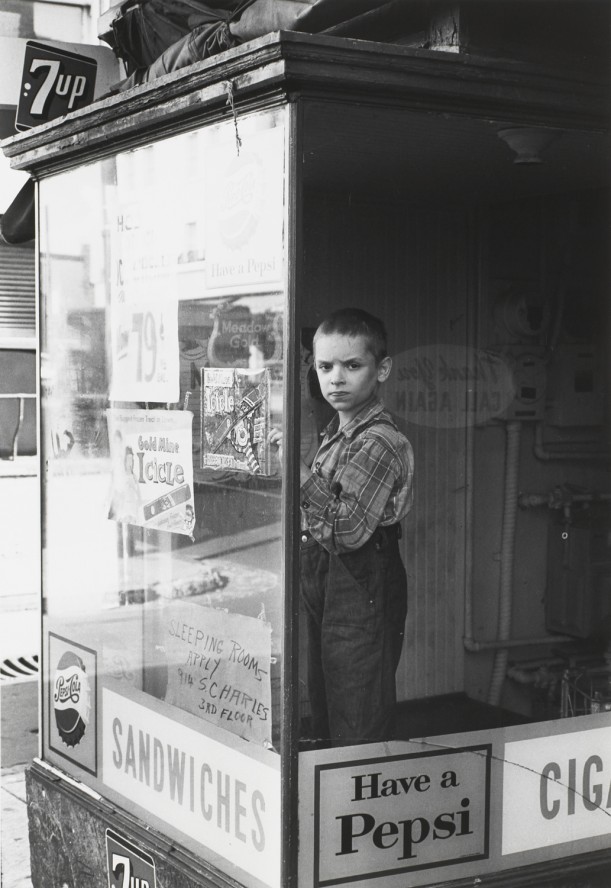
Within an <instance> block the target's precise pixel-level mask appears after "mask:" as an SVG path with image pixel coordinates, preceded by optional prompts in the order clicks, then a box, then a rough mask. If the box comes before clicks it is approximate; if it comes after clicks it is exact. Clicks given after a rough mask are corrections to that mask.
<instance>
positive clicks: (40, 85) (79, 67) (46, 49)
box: [15, 40, 98, 130]
mask: <svg viewBox="0 0 611 888" xmlns="http://www.w3.org/2000/svg"><path fill="white" fill-rule="evenodd" d="M97 66H98V63H97V62H96V60H95V59H91V58H88V57H87V56H81V55H77V54H76V53H74V52H68V51H66V50H65V49H57V48H55V47H51V46H45V44H44V43H35V42H34V41H32V40H28V42H27V43H26V46H25V57H24V62H23V75H22V79H21V89H20V91H19V105H18V106H17V117H16V119H15V129H17V130H27V129H31V127H33V126H38V125H39V124H41V123H46V122H47V121H48V120H54V119H55V118H56V117H61V116H62V115H63V114H68V113H69V112H70V111H76V110H77V108H83V107H84V106H85V105H89V104H90V103H91V102H92V101H93V97H94V89H95V79H96V74H97Z"/></svg>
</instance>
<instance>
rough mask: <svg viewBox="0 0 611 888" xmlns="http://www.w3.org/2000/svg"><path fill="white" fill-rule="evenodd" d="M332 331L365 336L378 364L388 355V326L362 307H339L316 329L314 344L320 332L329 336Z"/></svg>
mask: <svg viewBox="0 0 611 888" xmlns="http://www.w3.org/2000/svg"><path fill="white" fill-rule="evenodd" d="M332 333H339V334H340V335H342V336H363V337H364V339H366V340H367V347H368V348H369V350H370V351H371V352H372V353H373V356H374V358H375V359H376V363H378V364H379V363H380V361H381V360H382V359H383V358H385V357H387V355H388V345H387V338H386V328H385V327H384V324H383V323H382V321H381V320H380V319H379V318H376V317H375V316H374V315H372V314H369V312H368V311H363V310H362V309H360V308H339V309H338V310H337V311H334V312H332V314H330V315H328V316H327V317H326V318H325V319H324V321H322V322H321V323H320V325H319V327H318V329H317V330H316V333H315V334H314V346H316V337H317V336H318V335H319V334H322V335H324V336H329V335H331V334H332Z"/></svg>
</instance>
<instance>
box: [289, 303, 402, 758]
mask: <svg viewBox="0 0 611 888" xmlns="http://www.w3.org/2000/svg"><path fill="white" fill-rule="evenodd" d="M391 364H392V361H391V358H390V357H389V356H388V354H387V344H386V331H385V329H384V325H383V324H382V322H381V321H380V320H379V319H378V318H376V317H374V316H373V315H370V314H369V313H368V312H365V311H361V310H359V309H351V308H347V309H340V310H339V311H336V312H334V313H333V314H332V315H330V316H329V317H328V318H327V319H326V320H325V321H323V322H322V324H321V325H320V326H319V327H318V329H317V331H316V334H315V336H314V366H315V370H316V373H317V376H318V380H319V383H320V388H321V391H322V394H323V397H324V398H325V400H326V401H327V402H328V403H329V404H330V405H331V406H332V407H333V408H334V410H335V411H336V416H335V417H334V418H333V420H332V421H331V423H330V424H329V425H328V426H327V429H326V430H325V434H324V438H323V441H322V444H321V446H320V448H319V450H318V452H317V453H316V456H315V457H314V461H313V463H312V467H309V466H307V465H306V464H305V463H304V462H303V461H302V462H301V464H300V483H301V560H300V578H301V598H302V604H303V607H304V608H305V620H306V632H307V641H308V684H309V696H310V703H311V706H312V720H311V725H310V728H311V730H310V733H311V735H312V739H329V738H330V739H331V742H332V743H333V745H334V746H345V745H351V744H356V743H368V742H374V741H378V740H388V739H390V738H391V736H392V730H393V717H394V710H395V705H396V691H395V672H396V669H397V665H398V663H399V657H400V654H401V647H402V644H403V635H404V627H405V618H406V614H407V580H406V574H405V568H404V566H403V563H402V561H401V557H400V554H399V546H398V540H399V538H400V535H401V527H400V524H399V522H400V521H401V519H402V518H403V517H404V516H405V515H406V514H407V512H408V511H409V509H410V507H411V504H412V477H413V468H414V460H413V452H412V448H411V445H410V443H409V441H408V440H407V438H405V436H404V435H402V434H401V432H399V430H398V429H397V426H396V425H395V423H394V421H393V419H392V417H391V415H390V413H388V411H387V410H385V409H384V406H383V404H382V402H381V401H380V399H379V389H380V386H381V385H382V383H384V382H385V380H386V379H387V378H388V376H389V374H390V370H391Z"/></svg>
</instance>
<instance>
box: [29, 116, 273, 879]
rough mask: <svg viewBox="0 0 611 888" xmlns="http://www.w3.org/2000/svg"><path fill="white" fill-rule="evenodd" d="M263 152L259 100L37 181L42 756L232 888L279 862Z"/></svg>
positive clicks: (268, 198) (268, 139) (269, 299)
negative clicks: (189, 852)
mask: <svg viewBox="0 0 611 888" xmlns="http://www.w3.org/2000/svg"><path fill="white" fill-rule="evenodd" d="M284 152H285V127H284V117H283V114H282V113H280V112H273V113H266V114H263V115H258V116H253V117H251V118H248V119H246V120H244V121H242V122H241V126H240V133H239V136H236V133H235V131H234V126H233V124H231V125H229V124H220V125H217V126H213V127H211V128H209V129H202V130H198V131H195V132H187V133H184V134H180V135H177V136H174V137H172V138H168V139H166V140H164V141H160V142H156V143H155V144H153V145H148V146H145V147H142V148H139V149H136V150H133V151H127V152H123V153H121V154H118V155H113V156H111V157H108V158H105V159H102V160H99V161H97V162H94V163H91V164H88V165H86V166H83V167H81V168H79V169H76V170H71V171H68V172H64V173H62V174H60V175H57V176H55V177H51V178H49V179H46V180H44V181H43V182H42V183H41V185H40V197H41V206H42V214H41V269H42V270H41V289H42V294H43V298H44V305H45V310H44V315H43V318H42V325H41V327H42V350H41V365H42V429H41V437H42V448H43V460H44V467H45V469H44V470H45V494H44V503H43V512H44V519H43V535H44V543H43V584H44V598H45V614H44V635H45V639H46V645H47V649H46V651H45V662H46V673H45V676H44V678H45V685H44V687H45V690H44V693H43V698H44V706H45V718H44V723H45V732H44V744H43V751H44V755H45V757H46V758H47V759H48V761H49V762H51V763H56V764H57V765H58V766H60V767H61V768H62V769H64V770H65V771H67V772H68V773H71V774H73V775H76V776H78V777H79V778H80V777H82V771H83V770H84V771H85V772H87V774H88V775H90V776H91V777H92V778H93V782H92V786H93V787H94V788H96V789H99V790H100V791H103V792H104V794H108V795H109V796H111V797H113V798H118V799H119V801H120V804H121V805H122V806H124V807H127V808H128V809H129V810H133V811H134V812H135V813H138V812H139V813H140V815H141V816H143V817H146V819H148V820H151V819H152V822H153V823H154V824H156V825H157V826H158V827H159V828H160V829H162V830H163V831H164V832H168V833H170V834H179V835H180V838H181V840H182V841H183V842H186V844H187V845H191V846H194V847H201V844H203V845H204V846H205V847H206V854H207V858H208V859H211V860H212V862H213V863H217V864H218V866H219V867H220V868H222V869H224V870H225V871H229V872H232V873H234V874H236V876H237V875H239V878H240V880H241V881H242V882H243V883H244V884H254V885H260V884H266V885H268V884H269V885H276V884H279V873H280V832H281V831H280V765H279V760H280V748H281V742H282V737H281V733H282V725H281V711H280V708H281V677H280V668H281V663H282V657H283V646H282V638H283V569H284V558H283V554H282V552H283V550H282V545H283V540H282V536H283V535H282V525H281V516H282V498H283V490H284V486H283V481H282V473H281V452H282V451H281V448H279V447H278V445H277V443H276V442H275V436H274V435H273V434H272V431H273V430H274V429H276V430H278V432H282V425H283V398H284V390H283V381H284V373H285V369H284V361H285V349H284V338H285V333H284V330H285V324H286V291H285V266H286V263H285V255H284V251H285V243H284V231H285V223H284V217H285V200H284V188H285V180H284ZM88 779H89V777H88Z"/></svg>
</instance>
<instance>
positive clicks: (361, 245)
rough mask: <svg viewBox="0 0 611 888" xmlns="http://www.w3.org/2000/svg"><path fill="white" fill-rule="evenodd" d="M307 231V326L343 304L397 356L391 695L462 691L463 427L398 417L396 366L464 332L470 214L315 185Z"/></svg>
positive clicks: (391, 390) (412, 363)
mask: <svg viewBox="0 0 611 888" xmlns="http://www.w3.org/2000/svg"><path fill="white" fill-rule="evenodd" d="M306 231H307V239H306V256H305V260H306V261H305V274H306V281H305V288H306V292H307V294H308V298H307V308H306V310H305V314H304V318H303V323H304V324H306V325H311V326H315V325H316V324H317V323H318V322H319V321H320V320H321V318H322V317H323V316H324V315H325V314H327V313H328V312H329V311H330V310H332V309H333V308H338V307H340V306H347V305H354V306H356V307H359V308H364V309H366V310H368V311H371V312H372V313H374V314H377V315H378V316H380V317H382V319H383V320H384V322H385V324H386V326H387V329H388V333H389V346H390V351H391V354H392V355H393V356H394V358H395V366H394V370H393V372H394V374H395V382H394V383H393V385H392V387H391V386H390V384H388V385H387V397H386V400H387V406H388V407H389V408H390V409H391V411H393V413H395V415H396V417H397V419H398V422H399V424H400V425H401V427H402V428H403V430H404V431H405V433H406V434H407V435H408V437H409V439H410V441H411V443H412V446H413V448H414V456H415V480H414V486H415V499H414V507H413V510H412V512H411V513H410V515H409V516H408V517H407V518H406V519H405V521H404V533H403V539H402V542H401V545H402V555H403V558H404V561H405V564H406V568H407V573H408V581H409V612H408V619H407V626H406V641H405V645H404V650H403V656H402V660H401V664H400V666H399V670H398V675H397V687H398V693H399V697H400V699H415V698H419V697H428V696H432V695H438V694H445V693H450V692H454V691H461V690H463V647H462V635H463V602H464V530H465V528H464V508H465V487H464V485H465V440H466V435H465V429H464V428H458V429H456V428H444V427H443V418H442V419H440V420H439V421H436V420H435V417H434V416H433V417H432V418H431V416H430V415H425V413H423V415H422V421H420V419H419V415H418V414H417V415H416V422H413V421H412V422H409V423H407V422H406V418H405V415H403V416H402V415H401V413H402V409H401V407H402V404H403V405H404V404H405V395H406V392H405V391H402V387H404V386H410V385H411V387H412V388H414V383H413V381H412V382H411V383H410V382H405V383H401V384H400V385H398V384H397V382H396V378H397V374H398V372H399V370H400V367H401V365H402V363H403V364H405V363H406V362H407V364H408V365H409V367H410V368H414V367H417V366H418V357H419V356H420V357H424V356H430V354H431V353H438V354H441V353H442V352H444V351H445V350H447V349H446V347H447V346H448V345H450V346H456V345H458V346H462V345H466V344H467V332H468V323H469V313H468V301H469V300H468V296H469V258H468V257H469V244H468V242H467V238H468V225H467V220H466V218H465V215H464V214H463V213H462V212H459V211H452V210H436V209H435V208H428V207H411V206H408V205H405V204H403V203H397V204H396V205H389V204H388V203H384V204H375V203H371V202H368V203H360V202H359V201H357V200H355V199H354V198H351V197H350V196H337V197H329V196H328V195H325V196H322V195H321V196H320V197H318V198H315V197H312V199H311V200H310V202H309V205H308V211H307V213H306ZM402 399H403V400H402ZM412 418H413V417H412Z"/></svg>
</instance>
